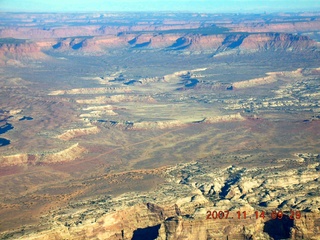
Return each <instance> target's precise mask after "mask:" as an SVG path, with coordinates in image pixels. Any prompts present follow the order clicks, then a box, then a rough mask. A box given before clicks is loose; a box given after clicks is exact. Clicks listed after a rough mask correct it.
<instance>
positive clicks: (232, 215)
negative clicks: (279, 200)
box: [206, 210, 301, 220]
mask: <svg viewBox="0 0 320 240" xmlns="http://www.w3.org/2000/svg"><path fill="white" fill-rule="evenodd" d="M268 216H270V218H271V219H279V220H281V219H283V218H284V216H285V215H284V213H283V212H282V211H281V210H273V211H271V212H269V213H267V212H266V211H254V214H253V215H250V216H248V215H247V212H246V211H237V212H232V211H228V210H226V211H207V217H206V219H252V218H253V219H258V218H262V219H264V218H265V217H268ZM286 216H287V217H288V218H289V219H291V220H295V219H300V218H301V212H300V211H298V210H296V211H295V210H290V213H289V214H287V215H286ZM287 217H286V218H287Z"/></svg>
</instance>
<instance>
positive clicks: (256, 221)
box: [13, 153, 320, 240]
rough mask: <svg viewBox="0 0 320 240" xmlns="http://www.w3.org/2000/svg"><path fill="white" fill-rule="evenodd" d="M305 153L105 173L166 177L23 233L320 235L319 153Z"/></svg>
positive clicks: (60, 213)
mask: <svg viewBox="0 0 320 240" xmlns="http://www.w3.org/2000/svg"><path fill="white" fill-rule="evenodd" d="M262 156H263V155H262V154H260V156H256V157H262ZM299 156H301V157H303V159H304V162H301V161H297V158H296V157H295V156H288V158H287V159H285V160H284V159H279V160H278V161H277V162H273V163H272V164H266V165H265V166H264V167H261V166H259V164H260V165H261V163H257V165H256V166H254V165H253V166H252V167H250V168H243V167H236V166H233V165H231V166H227V163H225V164H226V166H225V167H222V166H221V167H217V168H215V167H213V165H214V163H213V162H220V163H221V162H225V161H228V159H230V158H237V159H239V160H240V162H243V161H248V160H249V159H250V158H253V157H255V156H253V155H234V156H232V155H228V156H226V155H221V156H220V157H219V156H217V157H216V158H215V159H214V161H212V162H210V161H211V160H209V159H203V161H202V162H192V163H186V164H182V165H175V166H172V167H166V168H161V169H152V170H144V171H128V172H125V173H120V174H111V175H106V177H105V178H104V179H105V181H107V182H109V181H110V180H111V181H113V180H116V181H118V180H120V181H121V180H123V179H125V178H126V177H129V178H130V179H137V178H143V176H147V175H148V174H157V173H158V174H161V175H162V176H164V177H165V178H166V180H167V181H166V183H165V184H163V185H159V186H158V187H157V188H156V189H155V190H154V191H150V192H149V193H148V194H147V195H146V194H144V193H135V192H129V193H125V194H122V195H119V196H118V197H115V198H110V197H108V196H104V197H100V198H97V199H93V200H92V199H91V200H83V201H79V202H74V203H70V205H69V207H66V208H65V209H61V210H57V211H55V212H54V213H53V214H52V216H48V217H47V220H45V219H43V223H44V221H48V223H49V224H50V226H51V225H52V227H50V229H48V230H46V231H42V232H38V233H36V232H34V231H33V232H32V231H30V232H29V231H28V230H26V231H25V232H24V233H23V234H24V236H23V238H22V239H54V238H58V239H61V238H70V239H87V238H94V239H159V240H160V239H163V240H164V239H166V240H168V239H172V240H173V239H194V240H196V239H270V240H271V239H318V238H319V236H320V230H319V226H320V217H319V213H320V209H319V206H318V203H319V191H318V190H319V185H318V184H317V183H318V181H319V163H318V161H317V159H318V156H319V155H318V154H311V153H306V154H300V155H299ZM207 161H209V162H207ZM284 161H285V163H284ZM302 186H303V187H302ZM218 212H220V213H219V214H220V215H218ZM18 234H19V233H17V235H15V236H19V235H18ZM13 236H14V235H13Z"/></svg>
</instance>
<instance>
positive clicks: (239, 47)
mask: <svg viewBox="0 0 320 240" xmlns="http://www.w3.org/2000/svg"><path fill="white" fill-rule="evenodd" d="M5 41H9V40H5ZM10 41H11V42H12V41H18V42H17V43H1V44H0V56H2V57H0V64H1V65H5V64H8V61H9V63H10V61H19V62H21V63H28V61H30V60H38V59H41V60H45V59H49V56H48V55H46V54H45V53H44V52H46V53H48V51H49V52H50V51H51V52H66V53H69V52H72V53H77V54H80V55H81V54H89V55H101V54H103V53H105V52H108V51H109V50H112V49H126V50H130V49H131V50H139V49H149V50H169V51H188V52H194V53H197V52H208V53H214V54H220V53H224V52H228V53H232V51H230V50H233V51H234V50H236V52H238V53H239V52H240V53H248V52H249V53H250V52H257V51H269V50H270V51H279V50H281V51H297V52H299V51H302V50H303V51H312V50H315V49H318V48H319V43H317V42H315V41H313V40H312V39H310V38H309V37H307V36H300V35H294V34H288V33H258V34H256V33H255V34H249V33H227V34H225V33H224V34H213V35H202V34H181V33H161V34H160V33H156V34H150V33H141V34H128V35H127V34H124V35H120V36H118V35H108V36H98V37H93V36H90V37H88V36H83V37H71V38H65V39H51V40H40V39H33V40H32V41H33V42H27V41H24V40H19V39H11V40H10Z"/></svg>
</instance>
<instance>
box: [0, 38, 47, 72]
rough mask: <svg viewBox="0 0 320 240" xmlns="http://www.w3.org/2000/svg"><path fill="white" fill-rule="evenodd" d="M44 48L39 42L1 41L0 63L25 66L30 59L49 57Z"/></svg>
mask: <svg viewBox="0 0 320 240" xmlns="http://www.w3.org/2000/svg"><path fill="white" fill-rule="evenodd" d="M8 41H9V42H10V40H8ZM42 50H43V48H42V47H41V46H39V45H38V44H37V43H28V42H25V41H18V43H0V65H2V66H4V65H17V66H24V64H25V63H27V62H28V61H34V60H46V59H49V57H48V56H47V55H46V54H44V53H43V51H42Z"/></svg>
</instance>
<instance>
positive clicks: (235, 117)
mask: <svg viewBox="0 0 320 240" xmlns="http://www.w3.org/2000/svg"><path fill="white" fill-rule="evenodd" d="M244 120H246V118H245V117H243V116H241V114H240V113H236V114H230V115H224V116H216V117H208V118H206V119H205V120H204V122H205V123H219V122H233V121H244Z"/></svg>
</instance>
